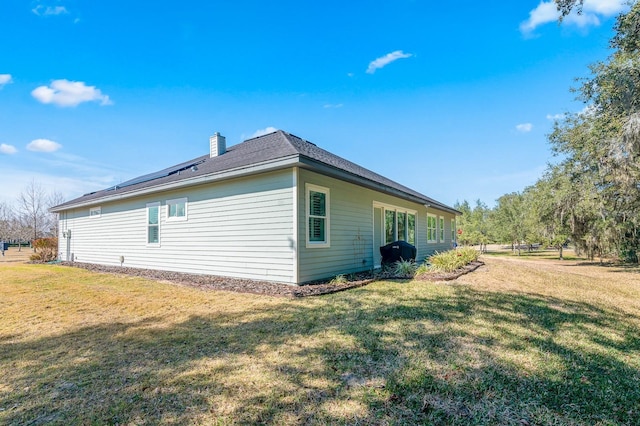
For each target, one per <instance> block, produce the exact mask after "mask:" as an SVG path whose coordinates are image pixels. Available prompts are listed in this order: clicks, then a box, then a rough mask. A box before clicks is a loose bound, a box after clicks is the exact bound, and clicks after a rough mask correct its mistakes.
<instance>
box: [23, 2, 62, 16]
mask: <svg viewBox="0 0 640 426" xmlns="http://www.w3.org/2000/svg"><path fill="white" fill-rule="evenodd" d="M31 11H32V12H33V13H35V14H36V15H38V16H55V15H66V14H67V13H69V11H68V10H67V8H66V7H64V6H44V5H41V4H39V5H38V6H36V7H35V8H33V9H31Z"/></svg>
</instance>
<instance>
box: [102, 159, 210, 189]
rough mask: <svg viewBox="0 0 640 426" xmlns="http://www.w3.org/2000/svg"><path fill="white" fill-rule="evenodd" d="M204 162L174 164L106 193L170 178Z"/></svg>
mask: <svg viewBox="0 0 640 426" xmlns="http://www.w3.org/2000/svg"><path fill="white" fill-rule="evenodd" d="M204 161H205V159H204V158H202V159H199V160H189V161H186V162H184V163H180V164H176V165H175V166H171V167H168V168H166V169H163V170H160V171H158V172H153V173H149V174H146V175H143V176H138V177H136V178H133V179H130V180H128V181H125V182H122V183H119V184H118V185H116V186H113V187H111V188H109V189H107V191H113V190H116V189H120V188H125V187H127V186H133V185H137V184H139V183H144V182H149V181H152V180H156V179H160V178H163V177H167V176H171V175H173V174H176V173H179V172H181V171H183V170H187V169H190V168H192V167H194V166H197V165H198V164H201V163H204ZM196 170H197V169H196ZM194 171H195V170H194Z"/></svg>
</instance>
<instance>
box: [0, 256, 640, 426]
mask: <svg viewBox="0 0 640 426" xmlns="http://www.w3.org/2000/svg"><path fill="white" fill-rule="evenodd" d="M483 260H484V261H485V262H486V266H484V267H482V268H481V269H479V270H478V271H476V272H475V273H473V274H469V275H465V276H464V277H463V278H460V279H459V280H457V281H456V282H455V284H454V285H446V284H442V283H429V282H418V281H407V282H404V283H402V284H399V283H398V282H376V283H373V284H370V285H368V286H366V287H361V288H358V289H355V290H351V291H348V292H342V293H335V294H331V295H327V296H322V297H317V298H306V299H291V300H290V299H278V298H271V297H264V296H255V295H244V294H234V293H224V292H213V291H209V292H206V291H200V290H196V289H191V288H186V287H180V286H174V285H170V284H166V283H158V282H152V281H147V280H143V279H138V278H129V277H119V276H113V275H104V274H95V273H90V272H87V271H83V270H80V269H75V268H65V267H60V266H52V265H23V264H14V263H11V264H0V294H1V295H2V297H1V298H0V424H8V425H14V424H16V425H18V424H20V425H22V424H32V425H36V424H61V425H62V424H64V425H67V424H116V423H118V424H167V425H170V424H221V425H224V424H247V423H254V424H255V423H271V424H308V423H311V424H452V425H483V424H491V425H493V424H507V425H510V424H517V425H526V424H530V425H534V424H536V425H625V424H628V425H636V424H639V423H640V402H639V401H640V334H639V333H638V330H639V326H640V284H638V282H639V280H638V273H637V271H636V270H628V269H624V268H615V267H606V268H604V267H598V266H593V265H583V264H578V263H576V262H559V261H548V260H545V259H540V260H539V261H535V262H532V261H531V260H526V261H523V260H520V259H514V258H499V257H485V258H484V259H483Z"/></svg>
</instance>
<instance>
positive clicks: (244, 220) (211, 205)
mask: <svg viewBox="0 0 640 426" xmlns="http://www.w3.org/2000/svg"><path fill="white" fill-rule="evenodd" d="M293 183H294V179H293V172H292V171H291V170H285V171H280V172H272V173H265V174H261V175H257V176H255V177H248V178H242V179H233V180H228V181H224V182H221V183H217V184H207V185H201V186H194V187H189V188H184V189H182V190H176V191H170V192H160V193H156V194H153V195H147V196H144V197H137V198H132V199H129V200H123V201H120V202H112V203H108V204H101V215H100V217H89V208H88V207H87V208H83V209H74V210H71V211H66V212H63V213H62V214H61V215H60V229H61V231H66V230H69V229H70V230H71V239H70V241H69V243H70V244H69V245H70V247H69V252H70V253H73V255H74V257H75V260H76V261H78V262H88V263H99V264H106V265H120V256H123V257H124V263H123V266H131V267H139V268H150V269H160V270H170V271H181V272H191V273H202V274H214V275H222V276H230V277H239V278H251V279H258V280H269V281H277V282H287V283H295V282H296V281H295V276H294V275H295V271H294V258H295V239H294V224H293V213H292V212H293V210H294V205H293V204H294V203H293V200H294V195H293V194H294V185H293ZM183 197H186V198H187V200H188V201H187V217H186V220H170V219H168V217H167V207H166V201H167V200H172V199H177V198H183ZM153 202H159V203H160V206H161V207H160V244H159V246H157V247H152V246H149V245H148V244H147V228H146V204H147V203H153ZM61 235H62V234H61ZM66 252H67V241H66V239H64V238H61V239H60V253H61V257H62V258H63V259H65V260H66Z"/></svg>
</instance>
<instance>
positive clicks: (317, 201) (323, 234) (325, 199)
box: [306, 184, 330, 247]
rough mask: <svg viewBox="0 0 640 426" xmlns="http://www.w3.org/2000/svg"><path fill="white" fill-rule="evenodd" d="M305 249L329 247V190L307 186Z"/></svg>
mask: <svg viewBox="0 0 640 426" xmlns="http://www.w3.org/2000/svg"><path fill="white" fill-rule="evenodd" d="M306 189H307V191H306V192H307V194H306V205H307V209H306V210H307V247H329V212H330V209H329V189H328V188H322V187H320V186H315V185H310V184H307V186H306Z"/></svg>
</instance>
